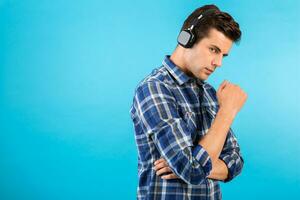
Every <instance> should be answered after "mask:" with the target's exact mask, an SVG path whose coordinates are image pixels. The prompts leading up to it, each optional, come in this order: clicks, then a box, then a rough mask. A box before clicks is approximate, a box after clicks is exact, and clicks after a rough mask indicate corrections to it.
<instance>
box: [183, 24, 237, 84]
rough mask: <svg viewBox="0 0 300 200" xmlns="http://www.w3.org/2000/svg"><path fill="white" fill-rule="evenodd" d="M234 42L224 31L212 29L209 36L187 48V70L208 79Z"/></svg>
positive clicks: (190, 73)
mask: <svg viewBox="0 0 300 200" xmlns="http://www.w3.org/2000/svg"><path fill="white" fill-rule="evenodd" d="M232 44H233V42H232V40H230V39H229V38H227V37H226V36H225V35H224V34H223V33H222V32H220V31H217V30H216V29H211V30H210V32H209V34H208V36H207V37H205V38H203V39H202V40H201V41H199V42H198V43H196V44H195V45H194V46H193V47H192V48H191V49H186V53H185V60H186V70H187V73H188V74H189V75H192V76H195V77H197V78H199V79H201V80H206V79H207V78H208V77H209V75H211V74H212V73H213V72H214V71H215V70H216V68H217V67H220V66H221V65H222V60H223V58H224V57H226V56H227V55H228V53H229V51H230V49H231V46H232Z"/></svg>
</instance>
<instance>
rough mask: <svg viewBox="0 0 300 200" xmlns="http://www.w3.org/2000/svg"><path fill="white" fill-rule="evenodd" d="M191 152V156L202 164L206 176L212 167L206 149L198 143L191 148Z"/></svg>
mask: <svg viewBox="0 0 300 200" xmlns="http://www.w3.org/2000/svg"><path fill="white" fill-rule="evenodd" d="M192 154H193V157H194V158H195V159H196V160H197V161H198V162H199V164H200V165H201V166H202V168H203V170H204V172H205V174H206V176H208V175H209V174H210V171H211V169H212V163H211V159H210V156H209V155H208V153H207V151H206V150H205V149H204V148H203V147H202V146H201V145H199V144H198V145H196V146H195V147H194V148H193V151H192Z"/></svg>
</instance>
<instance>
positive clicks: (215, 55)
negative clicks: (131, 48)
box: [130, 5, 247, 200]
mask: <svg viewBox="0 0 300 200" xmlns="http://www.w3.org/2000/svg"><path fill="white" fill-rule="evenodd" d="M240 37H241V31H240V29H239V25H238V23H236V22H235V21H234V19H233V18H232V17H231V16H230V15H229V14H228V13H225V12H222V11H220V10H219V9H218V7H216V6H214V5H206V6H203V7H201V8H198V9H196V10H195V11H194V12H193V13H192V14H191V15H190V16H189V17H188V18H187V19H186V20H185V22H184V24H183V27H182V29H181V32H180V34H179V36H178V43H179V45H177V47H176V49H175V50H174V52H173V53H172V55H171V56H166V57H165V59H164V61H163V65H162V66H161V67H160V68H158V69H156V70H154V71H153V72H152V73H151V74H150V75H149V76H147V77H146V78H145V79H144V80H143V81H142V82H141V83H140V84H139V85H138V87H137V88H136V91H135V96H134V100H133V105H132V107H131V110H130V111H131V117H132V120H133V123H134V128H135V140H136V143H137V147H138V176H139V183H138V191H137V192H138V194H137V198H138V199H206V200H207V199H221V191H220V186H219V181H224V182H228V181H230V180H232V179H233V178H234V177H236V176H237V175H238V174H239V173H240V172H241V170H242V167H243V159H242V157H241V154H240V148H239V145H238V143H237V139H236V137H235V136H234V134H233V132H232V130H231V129H230V126H231V124H232V122H233V120H234V118H235V117H236V115H237V113H238V112H239V110H240V109H241V108H242V106H243V104H244V103H245V101H246V99H247V95H246V93H245V92H244V91H243V90H242V89H241V88H240V87H239V86H238V85H235V84H232V83H230V82H228V81H224V82H223V83H222V84H221V85H220V87H219V88H218V90H217V91H215V90H214V88H213V87H212V86H211V85H209V84H208V83H207V82H205V80H206V79H207V78H208V77H209V75H211V74H212V73H213V72H214V71H215V70H216V69H217V67H220V66H221V64H222V59H223V57H225V56H227V55H228V53H229V51H230V49H231V46H232V44H233V42H236V41H238V40H239V39H240Z"/></svg>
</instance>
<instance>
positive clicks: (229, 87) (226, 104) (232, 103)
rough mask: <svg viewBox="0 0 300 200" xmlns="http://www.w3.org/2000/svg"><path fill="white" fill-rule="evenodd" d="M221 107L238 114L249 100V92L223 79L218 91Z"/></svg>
mask: <svg viewBox="0 0 300 200" xmlns="http://www.w3.org/2000/svg"><path fill="white" fill-rule="evenodd" d="M217 98H218V102H219V106H220V109H223V110H225V111H226V112H229V113H232V114H233V115H236V114H237V113H238V112H239V111H240V109H241V108H242V107H243V105H244V103H245V102H246V100H247V94H246V93H245V92H244V91H243V90H242V89H241V88H240V86H238V85H235V84H233V83H230V82H229V81H226V80H225V81H223V82H222V84H221V85H220V87H219V89H218V91H217Z"/></svg>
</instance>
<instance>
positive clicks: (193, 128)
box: [182, 110, 201, 142]
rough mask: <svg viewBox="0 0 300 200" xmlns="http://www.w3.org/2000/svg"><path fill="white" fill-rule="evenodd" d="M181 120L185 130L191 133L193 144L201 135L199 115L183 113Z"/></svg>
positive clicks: (188, 112) (189, 112)
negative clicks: (184, 124) (185, 127)
mask: <svg viewBox="0 0 300 200" xmlns="http://www.w3.org/2000/svg"><path fill="white" fill-rule="evenodd" d="M182 114H183V120H184V121H185V123H186V125H187V128H188V129H189V131H190V133H191V138H192V140H193V142H195V141H196V140H197V139H198V138H199V136H200V133H201V130H200V126H201V121H200V120H199V115H198V114H197V113H195V112H191V111H186V110H185V111H183V113H182Z"/></svg>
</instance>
